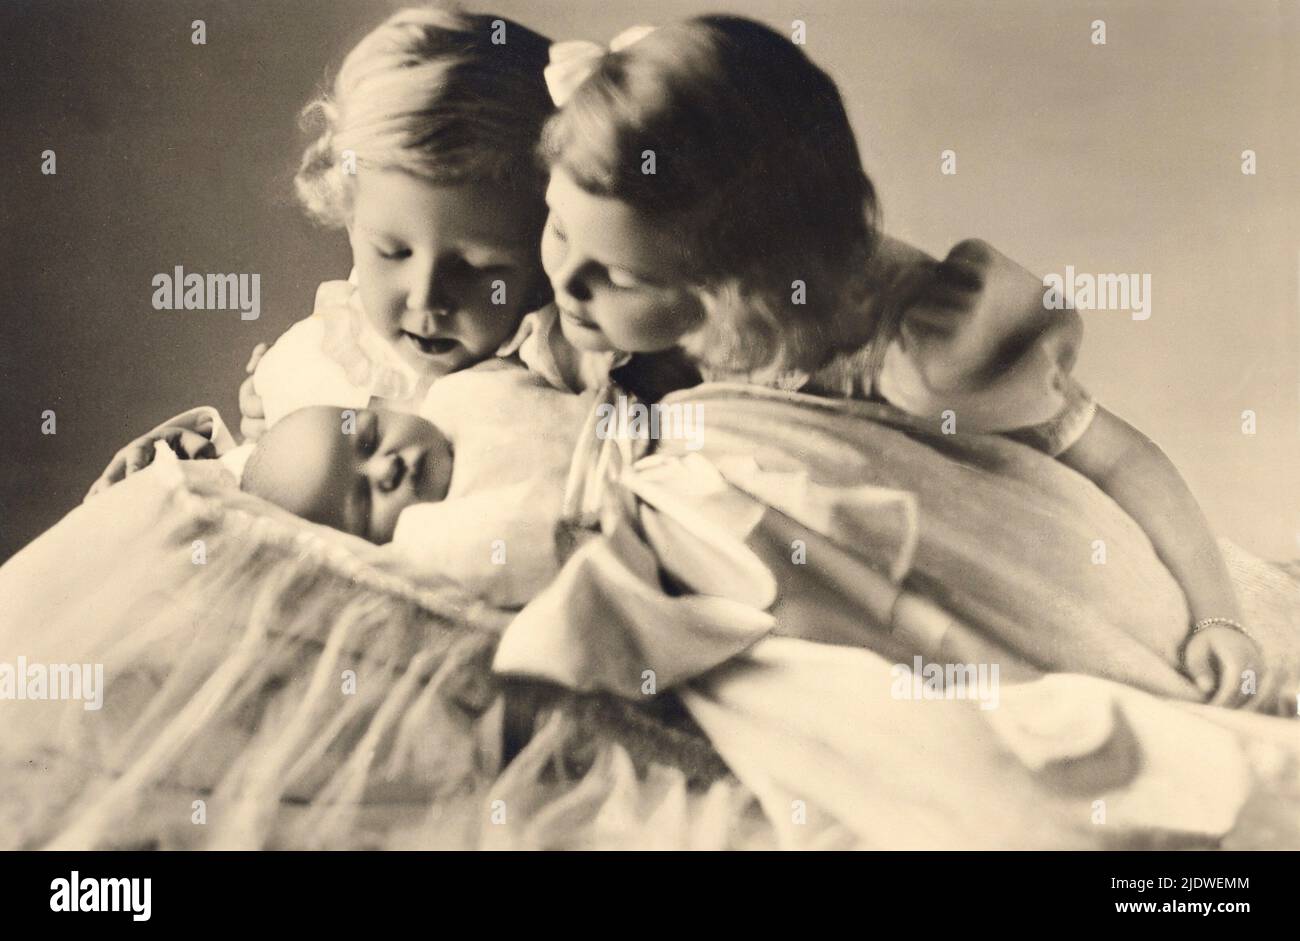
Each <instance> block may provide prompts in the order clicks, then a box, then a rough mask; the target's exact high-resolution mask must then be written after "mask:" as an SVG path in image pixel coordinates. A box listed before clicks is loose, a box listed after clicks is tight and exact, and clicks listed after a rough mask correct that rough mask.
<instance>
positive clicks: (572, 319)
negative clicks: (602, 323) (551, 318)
mask: <svg viewBox="0 0 1300 941" xmlns="http://www.w3.org/2000/svg"><path fill="white" fill-rule="evenodd" d="M560 316H561V317H563V318H564V319H565V320H567V321H569V323H571V324H574V325H575V326H578V327H582V328H583V329H584V330H598V329H600V328H599V327H598V326H597V325H596V322H595V321H594V320H588V319H587V318H586V317H583V316H581V315H579V314H577V313H575V312H574V311H571V310H569V309H568V308H567V307H561V308H560Z"/></svg>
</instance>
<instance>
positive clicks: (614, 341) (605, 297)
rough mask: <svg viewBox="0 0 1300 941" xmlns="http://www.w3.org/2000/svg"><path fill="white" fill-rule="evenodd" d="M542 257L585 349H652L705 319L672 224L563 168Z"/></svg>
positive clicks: (557, 174) (551, 192)
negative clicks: (596, 191)
mask: <svg viewBox="0 0 1300 941" xmlns="http://www.w3.org/2000/svg"><path fill="white" fill-rule="evenodd" d="M546 203H547V206H548V207H549V208H550V217H549V218H548V219H547V223H546V230H545V232H544V233H543V234H542V264H543V266H544V267H545V268H546V274H547V276H548V277H549V278H550V279H551V286H552V287H553V288H554V290H555V303H556V306H557V307H559V309H560V327H561V329H562V330H563V331H564V336H565V338H566V339H567V340H568V341H569V342H570V343H572V344H573V345H574V346H576V347H578V348H580V349H586V350H597V351H604V350H620V351H622V352H626V353H653V352H658V351H660V350H666V349H669V348H671V347H672V346H674V345H675V344H676V343H677V341H678V340H679V339H681V337H682V336H684V335H685V334H686V333H688V332H689V331H691V330H693V329H694V328H695V327H697V326H698V325H699V324H700V322H701V321H702V320H703V318H704V309H703V306H702V305H701V303H700V300H699V298H698V297H697V295H696V294H695V292H694V291H692V290H691V289H690V287H689V282H688V277H687V272H686V265H685V262H684V260H683V259H682V258H681V255H680V252H678V251H676V250H675V247H676V244H677V243H679V242H680V239H679V238H675V237H674V235H673V233H672V231H671V229H669V228H668V227H665V226H662V225H659V224H657V223H656V222H655V220H652V219H647V218H646V217H645V216H644V215H643V214H642V213H640V212H638V211H637V210H635V209H633V208H632V207H630V206H628V205H627V204H626V203H623V202H620V201H619V200H616V199H611V198H608V197H603V196H593V195H592V194H591V193H588V192H587V191H586V190H584V189H582V187H580V186H578V184H577V183H575V182H574V180H573V178H572V177H570V176H569V174H568V173H566V172H565V171H564V170H563V169H560V168H556V169H555V170H554V171H553V172H552V173H551V182H550V186H548V187H547V190H546Z"/></svg>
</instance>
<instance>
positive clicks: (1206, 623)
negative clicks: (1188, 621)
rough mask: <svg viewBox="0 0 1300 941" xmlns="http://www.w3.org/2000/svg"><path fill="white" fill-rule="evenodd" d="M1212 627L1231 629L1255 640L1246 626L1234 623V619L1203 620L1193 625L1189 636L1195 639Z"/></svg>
mask: <svg viewBox="0 0 1300 941" xmlns="http://www.w3.org/2000/svg"><path fill="white" fill-rule="evenodd" d="M1211 627H1227V628H1231V629H1232V630H1234V631H1236V632H1237V633H1239V634H1243V635H1245V636H1246V637H1249V638H1250V639H1251V640H1254V639H1255V638H1254V637H1252V636H1251V633H1250V631H1248V630H1246V628H1245V626H1244V625H1242V624H1240V623H1239V622H1237V621H1234V620H1233V619H1232V618H1201V619H1200V620H1199V621H1197V622H1196V623H1194V624H1193V625H1192V632H1191V634H1190V635H1189V636H1190V637H1195V636H1196V635H1197V634H1199V633H1200V632H1201V631H1203V630H1205V629H1207V628H1211Z"/></svg>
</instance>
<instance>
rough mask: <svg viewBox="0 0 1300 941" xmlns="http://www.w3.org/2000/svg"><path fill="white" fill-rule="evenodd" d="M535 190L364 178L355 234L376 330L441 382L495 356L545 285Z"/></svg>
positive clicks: (363, 290)
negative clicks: (539, 249)
mask: <svg viewBox="0 0 1300 941" xmlns="http://www.w3.org/2000/svg"><path fill="white" fill-rule="evenodd" d="M543 209H544V206H543V204H542V202H541V200H540V199H539V198H538V194H537V193H536V192H532V193H518V192H515V191H514V190H512V189H510V188H509V187H506V186H502V185H491V184H487V183H465V184H461V185H457V186H435V185H434V184H432V183H430V182H428V181H425V180H421V179H419V178H417V177H414V176H411V175H410V174H407V173H403V172H401V171H397V170H377V169H373V168H366V167H363V168H361V169H360V170H359V171H358V172H357V177H356V189H355V191H354V194H353V203H352V223H351V225H349V227H348V236H349V239H350V240H351V242H352V260H353V264H354V265H355V266H356V269H357V279H358V282H359V290H360V294H361V301H362V304H363V306H364V307H365V309H366V315H367V317H368V318H369V320H370V323H371V325H372V326H373V327H374V328H375V330H376V331H378V332H379V334H380V336H382V337H384V338H385V339H386V340H388V341H389V342H390V343H391V344H393V348H394V349H396V350H397V352H398V354H399V355H400V356H401V357H402V359H403V360H405V361H406V362H407V363H408V364H410V365H411V366H412V367H413V368H414V369H415V370H416V372H417V373H418V374H419V375H420V376H421V377H422V378H426V379H437V378H440V377H442V376H445V375H447V374H448V373H451V372H455V371H456V370H458V369H464V368H465V367H466V366H471V365H473V364H474V363H477V362H481V361H482V360H485V359H488V358H489V357H491V356H493V355H494V354H495V353H496V351H497V348H498V347H500V346H501V344H502V343H504V342H505V341H506V340H508V339H509V338H510V337H511V336H512V335H513V333H514V331H515V329H516V328H517V327H518V325H519V319H520V317H521V316H522V315H523V314H524V312H525V311H526V310H529V309H532V308H533V307H536V306H540V304H541V303H542V302H543V301H544V299H545V294H544V293H543V294H542V295H541V296H540V297H539V294H538V291H539V288H540V289H542V290H543V292H544V289H545V284H546V281H545V276H544V275H543V274H542V271H541V266H540V261H539V257H538V240H539V236H540V232H541V228H542V221H543V218H544V217H543Z"/></svg>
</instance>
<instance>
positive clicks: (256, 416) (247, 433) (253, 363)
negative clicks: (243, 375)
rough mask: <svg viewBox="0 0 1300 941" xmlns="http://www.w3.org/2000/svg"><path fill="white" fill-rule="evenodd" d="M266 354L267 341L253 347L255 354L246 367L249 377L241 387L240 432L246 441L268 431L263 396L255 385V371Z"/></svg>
mask: <svg viewBox="0 0 1300 941" xmlns="http://www.w3.org/2000/svg"><path fill="white" fill-rule="evenodd" d="M265 355H266V344H265V343H259V344H257V346H255V347H253V355H252V356H250V357H249V358H248V365H247V366H245V367H244V370H245V372H247V373H248V378H247V379H245V380H244V384H243V385H241V386H240V387H239V433H240V434H242V435H243V436H244V440H245V441H246V442H247V441H256V440H257V439H258V438H260V437H262V435H263V433H264V432H265V431H266V410H265V409H264V408H262V397H261V396H260V395H258V394H257V389H256V388H254V386H253V373H254V372H256V371H257V364H258V363H260V362H261V361H262V357H263V356H265Z"/></svg>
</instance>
